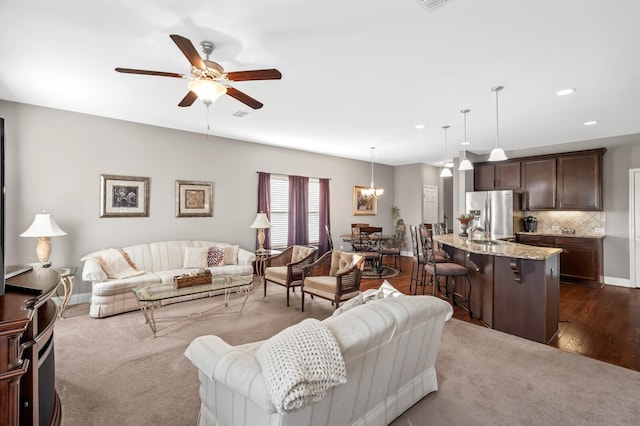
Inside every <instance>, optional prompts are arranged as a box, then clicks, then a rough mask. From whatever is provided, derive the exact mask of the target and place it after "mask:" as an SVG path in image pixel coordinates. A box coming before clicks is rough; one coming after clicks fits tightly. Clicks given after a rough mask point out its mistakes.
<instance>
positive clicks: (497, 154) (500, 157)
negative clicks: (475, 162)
mask: <svg viewBox="0 0 640 426" xmlns="http://www.w3.org/2000/svg"><path fill="white" fill-rule="evenodd" d="M506 159H507V156H506V155H505V153H504V151H503V150H502V148H500V147H495V148H493V150H492V151H491V155H489V160H488V161H504V160H506Z"/></svg>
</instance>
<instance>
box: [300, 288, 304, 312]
mask: <svg viewBox="0 0 640 426" xmlns="http://www.w3.org/2000/svg"><path fill="white" fill-rule="evenodd" d="M300 293H302V312H304V291H302V290H300Z"/></svg>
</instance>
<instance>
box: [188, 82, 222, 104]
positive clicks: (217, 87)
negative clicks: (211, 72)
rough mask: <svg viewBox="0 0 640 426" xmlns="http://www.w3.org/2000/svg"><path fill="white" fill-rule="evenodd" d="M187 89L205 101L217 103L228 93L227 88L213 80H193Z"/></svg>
mask: <svg viewBox="0 0 640 426" xmlns="http://www.w3.org/2000/svg"><path fill="white" fill-rule="evenodd" d="M187 87H189V90H191V91H192V92H195V94H196V95H198V98H199V99H202V100H203V101H211V102H213V101H215V100H216V99H218V98H219V97H220V96H222V95H224V94H225V93H227V88H226V87H224V86H223V85H222V84H220V83H218V82H216V81H213V80H191V81H190V82H189V83H188V84H187Z"/></svg>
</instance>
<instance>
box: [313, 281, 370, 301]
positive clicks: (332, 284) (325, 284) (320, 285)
mask: <svg viewBox="0 0 640 426" xmlns="http://www.w3.org/2000/svg"><path fill="white" fill-rule="evenodd" d="M337 285H338V279H337V278H336V277H328V276H317V277H307V278H305V279H304V291H305V293H311V294H315V295H317V296H320V297H324V298H327V299H329V300H333V299H335V298H336V287H337ZM358 293H359V292H358V290H355V291H352V292H351V293H345V294H343V295H341V296H340V300H347V299H350V298H352V297H354V296H357V295H358Z"/></svg>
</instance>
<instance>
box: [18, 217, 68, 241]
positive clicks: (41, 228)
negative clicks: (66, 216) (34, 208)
mask: <svg viewBox="0 0 640 426" xmlns="http://www.w3.org/2000/svg"><path fill="white" fill-rule="evenodd" d="M61 235H67V233H66V232H64V231H63V230H62V229H60V227H59V226H58V224H57V223H56V221H55V220H53V216H51V215H50V214H48V213H39V214H36V218H35V219H34V220H33V223H32V224H31V226H29V228H28V229H27V230H26V231H24V232H23V233H22V234H20V236H21V237H33V238H37V237H59V236H61Z"/></svg>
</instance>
